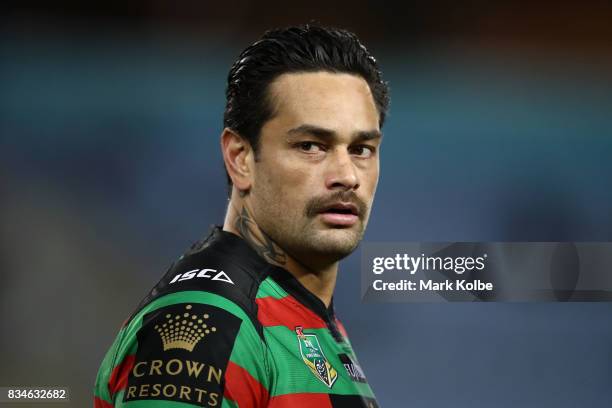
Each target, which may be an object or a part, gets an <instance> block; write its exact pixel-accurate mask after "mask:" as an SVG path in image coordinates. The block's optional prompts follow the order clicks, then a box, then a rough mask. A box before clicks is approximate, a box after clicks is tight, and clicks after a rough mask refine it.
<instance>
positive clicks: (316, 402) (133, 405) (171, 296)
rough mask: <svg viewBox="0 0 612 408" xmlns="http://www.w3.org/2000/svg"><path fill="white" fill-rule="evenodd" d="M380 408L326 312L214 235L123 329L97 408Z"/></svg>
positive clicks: (98, 389)
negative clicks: (313, 407) (191, 407)
mask: <svg viewBox="0 0 612 408" xmlns="http://www.w3.org/2000/svg"><path fill="white" fill-rule="evenodd" d="M190 406H199V407H240V408H244V407H256V408H259V407H275V408H281V407H297V408H299V407H307V406H308V407H311V406H315V407H322V408H326V407H334V408H337V407H367V408H374V407H378V404H377V402H376V399H375V396H374V394H373V392H372V389H371V388H370V386H369V385H368V382H367V380H366V377H365V375H364V374H363V370H362V369H361V367H360V365H359V362H358V361H357V358H356V356H355V353H354V351H353V348H352V346H351V342H350V340H349V338H348V335H347V333H346V330H345V328H344V326H343V325H342V323H341V322H340V320H339V319H338V318H337V316H336V315H335V312H334V307H333V301H332V304H331V305H330V306H329V307H326V306H325V304H324V303H323V302H322V301H321V300H320V299H319V298H317V297H316V296H315V295H314V294H312V293H311V292H309V291H308V290H307V289H306V288H304V286H302V285H301V284H300V283H299V281H298V280H297V279H295V278H294V277H293V275H291V274H290V273H289V272H288V271H287V270H285V269H284V268H282V267H279V266H275V265H272V264H270V263H268V262H266V261H265V259H263V258H262V257H260V256H259V255H258V254H257V253H256V252H255V251H254V250H253V249H252V248H251V247H250V246H249V245H248V244H247V242H246V241H244V240H243V239H242V238H241V237H239V236H237V235H234V234H232V233H230V232H226V231H223V230H221V228H219V227H216V228H214V229H213V231H212V233H211V234H210V235H209V236H208V238H206V239H205V240H203V241H201V242H199V243H197V244H196V245H194V246H193V247H192V248H191V249H190V250H189V251H188V252H187V253H186V254H185V255H183V256H182V257H181V258H180V259H179V260H178V261H177V262H175V263H174V264H173V265H172V266H171V267H170V268H169V270H168V272H167V273H166V274H165V276H164V277H163V278H162V279H161V280H160V281H159V283H158V284H157V285H155V287H154V288H153V289H152V290H151V291H150V293H149V294H148V295H147V296H146V297H145V298H144V299H143V301H142V302H141V303H140V305H139V306H138V307H137V308H136V310H135V312H134V313H133V314H132V315H131V316H130V317H129V318H128V319H127V320H126V321H125V322H124V324H123V325H122V327H121V329H120V330H119V333H118V335H117V336H116V338H115V340H114V342H113V344H112V346H111V347H110V349H109V350H108V351H107V353H106V355H105V357H104V360H103V361H102V364H101V366H100V369H99V371H98V375H97V378H96V383H95V386H94V407H95V408H110V407H126V408H143V407H159V408H188V407H190Z"/></svg>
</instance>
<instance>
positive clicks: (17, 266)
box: [0, 0, 612, 408]
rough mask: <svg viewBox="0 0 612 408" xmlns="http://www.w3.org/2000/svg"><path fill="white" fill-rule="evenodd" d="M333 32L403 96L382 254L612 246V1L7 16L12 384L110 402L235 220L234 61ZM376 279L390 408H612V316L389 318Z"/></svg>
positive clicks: (531, 312) (368, 367) (372, 349)
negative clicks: (172, 271) (139, 350)
mask: <svg viewBox="0 0 612 408" xmlns="http://www.w3.org/2000/svg"><path fill="white" fill-rule="evenodd" d="M311 19H316V20H317V21H319V22H321V23H324V24H328V25H334V26H340V27H345V28H348V29H351V30H353V31H355V32H356V33H358V34H359V36H360V37H361V38H362V40H363V41H364V42H365V43H366V44H367V45H368V47H369V48H370V50H371V51H372V52H373V53H374V55H375V56H376V57H377V58H378V60H379V62H380V64H381V66H382V69H383V72H384V74H385V76H386V79H387V80H388V81H389V82H390V85H391V90H392V106H391V116H390V117H389V120H388V122H387V125H386V127H385V129H384V131H385V134H386V136H385V142H384V144H383V148H382V173H381V180H380V184H379V189H378V194H377V198H376V204H375V208H374V212H373V215H372V218H371V221H370V227H369V230H368V232H367V235H366V240H369V241H410V240H414V241H426V240H432V241H469V240H474V241H487V240H489V241H513V240H514V241H609V240H612V211H611V209H612V182H611V180H610V179H611V175H612V161H611V158H612V118H611V116H612V115H611V114H612V25H611V24H610V21H612V7H611V6H610V3H609V2H606V1H599V2H595V1H592V2H552V1H547V2H538V4H537V5H536V4H531V5H527V3H521V4H520V5H519V4H518V3H509V2H485V1H466V2H450V1H447V2H440V1H434V2H417V3H412V4H411V5H408V4H404V3H402V4H401V5H400V3H397V4H393V3H387V2H379V1H344V0H342V1H339V2H330V1H320V0H314V1H309V2H295V3H287V2H281V1H273V0H264V1H245V0H237V1H230V2H207V1H183V2H169V1H149V2H116V3H108V2H99V3H92V2H66V1H56V2H38V3H31V2H30V3H28V2H8V3H5V4H4V5H3V6H2V17H1V19H0V276H1V279H2V281H1V283H0V307H1V309H0V310H1V312H2V314H1V316H2V318H1V319H0V385H3V386H8V385H24V386H25V385H63V386H69V387H70V388H71V391H72V402H71V404H70V405H71V406H74V407H83V406H91V404H92V403H91V398H92V397H91V389H92V387H93V382H94V378H95V375H96V371H97V369H98V366H99V363H100V361H101V359H102V357H103V355H104V353H105V352H106V350H107V348H108V347H109V345H110V343H111V342H112V340H113V338H114V336H115V334H116V331H117V329H118V327H119V325H120V324H121V322H122V321H123V320H124V318H126V317H127V316H128V315H129V313H130V312H131V311H132V310H133V308H134V307H135V306H136V304H137V303H138V302H139V301H140V299H141V298H142V297H143V296H144V295H145V294H146V292H147V291H148V290H149V289H150V287H151V286H152V285H153V284H154V283H155V282H156V281H157V280H158V279H159V277H160V276H161V275H162V274H163V273H164V271H165V269H166V267H167V266H168V265H169V264H170V263H171V261H172V260H174V259H175V258H176V257H177V256H178V255H180V253H181V252H182V251H183V250H184V249H185V248H186V247H188V246H189V245H190V243H191V242H193V241H195V240H196V239H197V238H198V237H200V236H201V235H203V234H204V233H206V231H207V230H208V227H209V226H210V225H211V224H213V223H220V222H221V221H222V217H223V215H224V209H225V208H224V206H225V203H226V201H225V194H226V187H225V178H224V173H223V169H222V162H221V158H220V154H219V148H218V137H219V134H220V131H221V117H222V112H223V107H224V87H225V79H226V74H227V71H228V69H229V67H230V65H231V63H232V62H233V60H234V58H235V57H236V56H237V55H238V53H239V52H240V50H241V49H242V48H244V47H245V46H246V45H247V44H249V43H250V42H252V41H254V40H255V39H256V38H257V37H258V36H259V35H260V34H261V33H262V32H263V31H265V30H266V29H269V28H273V27H277V26H286V25H289V24H294V23H303V22H307V21H309V20H311ZM610 272H612V271H607V273H610ZM358 275H359V253H358V252H356V253H355V254H353V255H352V256H351V257H350V258H349V259H347V260H346V261H345V262H343V264H342V266H341V274H340V280H339V283H338V288H337V293H336V297H335V302H336V305H337V310H338V314H339V315H340V317H341V318H343V320H344V321H345V324H346V326H347V328H348V330H349V332H350V333H351V335H352V341H353V343H354V345H355V347H356V349H357V352H358V356H359V358H360V362H361V364H362V366H363V367H364V369H365V371H366V374H367V375H368V378H369V380H370V383H371V385H372V387H373V389H374V392H375V393H376V394H377V396H378V399H379V401H380V403H381V405H382V406H383V407H404V406H406V407H432V408H433V407H435V408H437V407H449V406H453V407H513V408H514V407H553V406H554V407H603V406H610V405H611V404H612V386H611V384H612V305H611V304H609V303H593V304H587V303H582V304H509V303H496V304H450V303H447V304H389V305H386V304H385V305H369V304H368V305H366V304H362V303H361V302H360V299H359V293H360V291H359V281H360V279H359V276H358ZM19 406H27V405H26V404H21V405H19ZM33 406H41V405H39V404H36V405H33Z"/></svg>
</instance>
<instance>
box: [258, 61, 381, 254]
mask: <svg viewBox="0 0 612 408" xmlns="http://www.w3.org/2000/svg"><path fill="white" fill-rule="evenodd" d="M269 95H270V96H271V101H272V104H273V107H274V112H275V114H274V116H273V118H272V119H270V120H269V121H267V122H266V123H265V124H264V126H263V127H262V129H261V135H260V141H259V151H258V159H257V161H256V162H255V163H254V179H253V185H252V188H251V191H250V194H249V197H250V198H249V201H250V203H249V204H250V206H251V211H252V212H253V217H254V218H255V222H256V223H257V224H258V225H259V227H260V228H261V229H262V230H263V231H264V232H265V233H266V234H268V235H269V236H270V238H272V239H273V240H274V241H275V242H276V244H278V245H279V246H280V247H281V248H282V249H284V250H285V251H286V252H287V253H288V254H289V255H291V256H293V257H294V258H295V259H297V260H298V261H300V262H301V263H304V264H306V265H311V264H313V263H320V262H330V261H336V260H339V259H341V258H343V257H345V256H347V255H348V254H350V253H351V252H352V251H353V250H354V249H355V247H356V246H357V244H358V243H359V241H360V240H361V237H362V236H363V233H364V230H365V227H366V224H367V222H368V217H369V213H370V208H371V205H372V201H373V199H374V193H375V190H376V184H377V182H378V172H379V158H378V157H379V156H378V148H379V145H380V141H381V140H380V139H381V137H380V131H379V125H378V120H379V115H378V111H377V109H376V106H375V104H374V99H373V97H372V94H371V91H370V88H369V87H368V85H367V83H366V82H365V80H364V79H363V78H361V77H359V76H356V75H350V74H344V73H329V72H322V71H321V72H312V73H291V74H284V75H281V76H279V77H278V78H277V79H276V80H275V81H273V82H272V83H271V84H270V87H269Z"/></svg>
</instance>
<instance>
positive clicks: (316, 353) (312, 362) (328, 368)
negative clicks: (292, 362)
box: [295, 326, 338, 388]
mask: <svg viewBox="0 0 612 408" xmlns="http://www.w3.org/2000/svg"><path fill="white" fill-rule="evenodd" d="M295 332H296V333H297V338H298V344H299V345H300V354H301V355H302V360H304V363H306V365H307V366H308V368H310V371H312V373H313V374H314V375H315V377H317V378H318V379H319V380H321V381H322V382H323V384H325V385H327V386H328V387H329V388H331V387H332V386H333V385H334V382H335V381H336V379H337V378H338V372H337V371H336V370H335V369H334V367H332V365H331V364H329V361H327V358H326V357H325V354H323V349H322V348H321V344H320V343H319V338H318V337H317V335H316V334H304V332H303V331H302V326H297V327H296V328H295Z"/></svg>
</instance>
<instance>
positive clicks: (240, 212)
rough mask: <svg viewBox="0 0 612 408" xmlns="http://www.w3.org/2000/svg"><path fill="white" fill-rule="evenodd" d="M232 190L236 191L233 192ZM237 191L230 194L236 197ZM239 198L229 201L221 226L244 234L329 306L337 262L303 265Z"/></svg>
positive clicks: (255, 247) (334, 284) (259, 251)
mask: <svg viewBox="0 0 612 408" xmlns="http://www.w3.org/2000/svg"><path fill="white" fill-rule="evenodd" d="M234 193H235V192H234ZM236 196H237V194H232V197H236ZM247 207H248V206H247V204H246V202H245V201H244V200H243V199H242V198H232V199H231V200H230V203H229V207H228V210H227V214H226V216H225V221H224V223H223V230H224V231H228V232H231V233H233V234H236V235H238V236H240V237H241V238H243V239H244V240H245V241H246V242H247V243H248V244H249V245H250V246H251V248H253V249H254V250H255V251H256V252H257V253H258V254H259V255H260V256H261V257H263V258H264V259H265V260H266V261H267V262H269V263H271V264H274V265H277V266H281V267H283V268H284V269H286V270H287V271H288V272H289V273H291V274H292V275H293V276H294V277H295V278H296V279H297V280H298V282H300V283H301V284H302V286H304V287H305V288H306V289H308V290H309V291H310V292H312V293H313V294H314V295H315V296H317V297H318V298H319V299H320V300H321V301H322V302H323V303H324V304H325V306H326V307H329V305H330V303H331V299H332V295H333V293H334V288H335V286H336V277H337V275H338V262H333V263H331V264H326V265H323V266H311V265H306V264H305V263H303V262H300V261H298V260H297V259H295V258H294V257H292V256H291V255H289V254H288V253H287V252H285V250H284V249H283V248H282V247H281V246H279V245H278V244H277V243H276V242H274V240H272V238H270V237H269V236H268V235H267V234H266V233H265V232H264V231H263V230H262V229H261V228H259V226H258V225H257V223H256V222H255V219H254V218H253V216H252V212H251V211H250V210H249V209H248V208H247Z"/></svg>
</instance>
